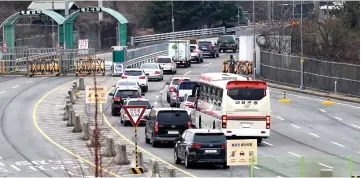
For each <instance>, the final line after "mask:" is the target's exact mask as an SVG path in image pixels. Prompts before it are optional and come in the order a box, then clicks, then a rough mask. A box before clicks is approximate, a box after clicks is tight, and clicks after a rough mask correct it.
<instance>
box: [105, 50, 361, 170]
mask: <svg viewBox="0 0 361 178" xmlns="http://www.w3.org/2000/svg"><path fill="white" fill-rule="evenodd" d="M230 54H231V53H221V56H220V58H216V59H212V58H206V59H205V60H204V63H201V64H192V67H191V68H187V69H184V68H178V71H177V75H185V76H189V77H191V79H192V80H198V79H199V75H200V74H202V73H205V72H221V66H222V62H223V59H225V58H227V57H228V56H229V55H230ZM233 55H235V54H233ZM171 77H172V76H171V75H165V76H164V81H162V82H149V91H148V92H147V94H146V97H147V98H148V99H149V100H150V101H151V102H152V103H153V104H154V105H155V106H156V107H169V104H168V103H167V102H166V99H165V97H166V93H165V92H166V91H165V89H164V86H165V81H167V80H170V79H171ZM270 90H271V110H272V113H271V129H272V131H271V136H270V137H269V138H268V139H266V140H264V142H263V143H262V145H261V146H259V149H258V165H256V166H255V167H254V173H255V176H260V177H266V176H267V177H271V176H274V177H275V176H281V177H291V176H292V177H298V176H300V169H301V156H303V158H304V169H305V176H319V171H320V170H321V169H324V168H333V169H334V176H349V167H348V166H349V162H348V156H350V155H353V173H354V174H355V175H357V174H359V173H360V171H359V162H360V161H359V155H360V153H359V150H360V148H359V145H360V137H359V133H360V130H359V125H360V121H359V118H360V114H359V105H357V104H351V103H347V102H343V101H335V102H336V104H335V105H334V106H324V105H322V104H321V102H322V101H323V100H325V98H321V97H316V96H311V95H305V94H299V93H293V92H287V94H288V95H287V97H288V98H289V99H290V100H291V103H279V102H278V100H279V99H281V98H282V97H283V91H281V90H278V89H274V88H270ZM105 108H108V110H107V111H106V113H107V117H108V118H110V121H111V123H112V124H113V125H114V126H115V127H116V128H118V130H119V131H120V132H121V133H122V134H124V135H125V136H126V137H128V138H129V139H131V138H132V137H133V133H134V131H133V128H132V127H124V126H122V125H120V123H119V117H113V116H110V115H109V113H110V110H109V106H106V107H105ZM143 131H144V130H143V127H140V131H139V133H142V132H143ZM139 145H140V146H141V147H142V148H145V149H146V150H148V151H150V152H151V153H153V154H155V155H157V156H158V157H159V158H162V159H163V160H165V161H167V162H169V163H172V164H173V165H175V164H174V161H173V145H165V148H153V147H151V146H150V145H148V144H145V142H144V134H139ZM175 166H177V167H178V168H180V169H183V170H186V169H185V168H184V165H175ZM186 171H187V172H189V173H191V174H193V175H195V176H197V177H224V176H230V175H231V170H230V169H229V170H227V169H222V168H220V167H217V166H216V167H214V166H209V165H200V166H199V167H197V168H194V169H187V170H186ZM233 174H234V176H247V175H248V174H249V170H248V169H247V168H245V167H237V168H234V169H233Z"/></svg>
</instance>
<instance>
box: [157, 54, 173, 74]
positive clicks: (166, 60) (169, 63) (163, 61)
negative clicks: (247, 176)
mask: <svg viewBox="0 0 361 178" xmlns="http://www.w3.org/2000/svg"><path fill="white" fill-rule="evenodd" d="M157 63H158V64H159V65H160V66H161V67H162V70H163V71H164V72H169V73H171V74H176V73H177V65H176V63H175V62H174V61H173V59H172V57H171V56H158V58H157Z"/></svg>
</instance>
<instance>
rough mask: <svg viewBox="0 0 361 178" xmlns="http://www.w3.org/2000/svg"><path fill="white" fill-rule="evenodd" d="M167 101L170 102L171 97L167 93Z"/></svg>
mask: <svg viewBox="0 0 361 178" xmlns="http://www.w3.org/2000/svg"><path fill="white" fill-rule="evenodd" d="M167 102H168V103H170V97H169V96H168V95H167Z"/></svg>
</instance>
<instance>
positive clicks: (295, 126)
mask: <svg viewBox="0 0 361 178" xmlns="http://www.w3.org/2000/svg"><path fill="white" fill-rule="evenodd" d="M291 125H292V126H293V127H296V128H298V129H299V128H301V127H299V126H297V125H295V124H291Z"/></svg>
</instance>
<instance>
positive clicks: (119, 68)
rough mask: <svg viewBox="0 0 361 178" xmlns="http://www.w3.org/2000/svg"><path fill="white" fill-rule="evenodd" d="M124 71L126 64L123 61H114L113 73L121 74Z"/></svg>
mask: <svg viewBox="0 0 361 178" xmlns="http://www.w3.org/2000/svg"><path fill="white" fill-rule="evenodd" d="M123 72H124V65H123V63H122V62H114V63H113V74H114V75H121V74H123Z"/></svg>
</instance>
